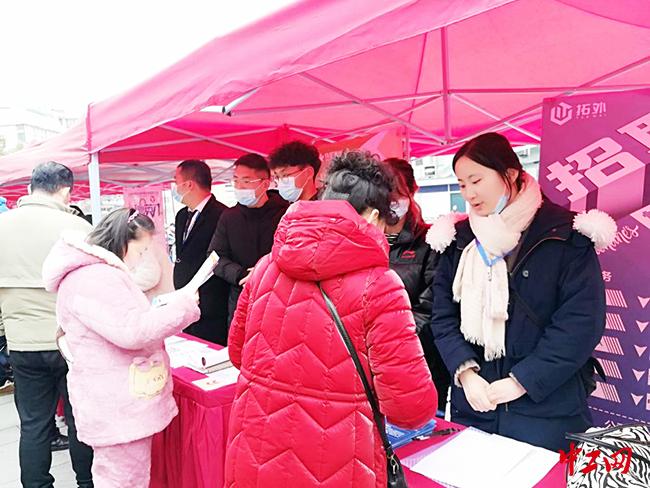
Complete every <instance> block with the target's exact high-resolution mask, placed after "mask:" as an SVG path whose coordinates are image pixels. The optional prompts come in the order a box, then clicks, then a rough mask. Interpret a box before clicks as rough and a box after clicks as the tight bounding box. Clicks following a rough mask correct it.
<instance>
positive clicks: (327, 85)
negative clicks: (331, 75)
mask: <svg viewBox="0 0 650 488" xmlns="http://www.w3.org/2000/svg"><path fill="white" fill-rule="evenodd" d="M300 76H302V77H303V78H307V79H308V80H311V81H313V82H314V83H316V84H318V85H321V86H323V87H325V88H328V89H329V90H331V91H333V92H334V93H338V94H339V95H341V96H344V97H347V98H349V99H350V100H354V101H356V102H357V103H359V105H363V106H364V107H366V108H368V109H370V110H373V111H375V112H377V113H380V114H382V115H383V116H384V117H387V118H389V119H392V120H394V121H395V122H398V123H400V124H402V125H404V126H406V127H410V128H411V129H413V130H414V131H416V132H419V133H420V134H423V135H425V136H427V137H430V138H431V139H433V140H434V141H438V142H440V143H441V144H444V141H443V140H442V139H441V138H440V137H438V136H437V135H435V134H434V133H432V132H431V131H428V130H426V129H424V128H422V127H420V126H418V125H415V124H413V123H411V122H408V121H406V120H403V119H400V118H399V117H397V116H395V115H394V114H392V113H390V112H388V111H387V110H384V109H383V108H379V107H377V106H376V105H373V104H371V103H367V102H364V100H363V99H361V98H359V97H357V96H355V95H352V94H351V93H349V92H346V91H345V90H342V89H340V88H338V87H336V86H334V85H332V84H331V83H328V82H326V81H324V80H321V79H320V78H317V77H315V76H313V75H310V74H309V73H301V74H300Z"/></svg>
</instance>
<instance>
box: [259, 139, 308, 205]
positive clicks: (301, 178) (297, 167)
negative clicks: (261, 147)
mask: <svg viewBox="0 0 650 488" xmlns="http://www.w3.org/2000/svg"><path fill="white" fill-rule="evenodd" d="M269 166H270V167H271V171H273V177H274V178H275V180H276V182H277V184H278V191H279V192H280V196H281V197H282V198H284V199H285V200H286V201H288V202H290V203H293V202H297V201H298V200H304V201H307V200H317V199H318V188H317V185H316V177H317V176H318V172H319V170H320V167H321V161H320V155H319V154H318V149H316V146H313V145H311V144H306V143H304V142H302V141H291V142H287V143H286V144H283V145H281V146H279V147H277V148H276V149H274V150H273V152H272V153H271V155H270V156H269Z"/></svg>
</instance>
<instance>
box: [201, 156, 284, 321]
mask: <svg viewBox="0 0 650 488" xmlns="http://www.w3.org/2000/svg"><path fill="white" fill-rule="evenodd" d="M232 183H233V187H234V189H235V197H236V198H237V205H235V206H234V207H232V208H228V209H226V210H225V211H224V212H223V214H222V216H221V219H219V223H218V225H217V229H216V231H215V233H214V236H213V237H212V242H211V243H210V248H209V251H216V253H217V254H218V255H219V264H218V265H217V268H216V269H215V271H214V274H215V275H216V276H218V277H219V278H222V279H223V280H225V281H226V282H228V283H229V284H230V297H229V300H228V323H229V324H230V320H231V319H232V315H233V313H234V312H235V309H236V308H237V300H238V299H239V294H240V293H241V290H242V288H243V286H244V284H245V283H246V281H247V280H248V277H249V276H250V272H251V270H252V268H253V267H254V266H255V264H256V263H257V261H258V260H259V259H260V258H261V257H262V256H264V255H266V254H268V253H269V252H271V247H272V245H273V235H274V234H275V229H276V228H277V226H278V223H279V222H280V219H281V218H282V216H283V215H284V213H285V212H286V210H287V208H288V207H289V203H288V202H286V201H285V200H284V199H283V198H282V197H280V195H279V194H278V193H277V192H276V191H269V185H270V183H271V172H270V170H269V166H268V163H267V161H266V159H264V157H262V156H260V155H259V154H246V155H245V156H242V157H241V158H239V159H238V160H237V161H235V174H234V177H233V181H232Z"/></svg>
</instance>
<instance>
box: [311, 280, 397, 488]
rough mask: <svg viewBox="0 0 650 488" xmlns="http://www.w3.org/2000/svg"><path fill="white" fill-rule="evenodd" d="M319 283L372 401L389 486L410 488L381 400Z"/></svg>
mask: <svg viewBox="0 0 650 488" xmlns="http://www.w3.org/2000/svg"><path fill="white" fill-rule="evenodd" d="M317 285H318V289H319V290H320V291H321V293H322V294H323V298H324V299H325V304H326V305H327V308H328V309H329V311H330V313H331V314H332V318H333V319H334V323H335V324H336V327H337V329H338V331H339V333H340V334H341V338H342V339H343V342H344V343H345V347H346V348H347V349H348V352H349V353H350V356H351V357H352V361H353V362H354V366H355V368H356V369H357V373H359V378H361V383H362V384H363V389H364V390H365V391H366V396H367V397H368V402H369V403H370V408H371V409H372V415H373V417H374V419H375V425H376V426H377V430H378V431H379V437H380V438H381V443H382V444H383V446H384V450H385V451H386V464H387V467H386V471H387V474H388V477H387V479H388V484H387V486H388V488H408V484H407V483H406V478H405V477H404V470H403V469H402V463H400V460H399V458H398V457H397V454H395V451H393V447H392V446H391V445H390V442H389V441H388V437H386V428H385V426H384V418H383V416H382V414H381V412H380V411H379V402H378V401H377V398H376V397H375V394H374V393H373V391H372V389H371V388H370V382H369V381H368V378H367V377H366V373H365V371H364V370H363V367H362V366H361V361H360V360H359V356H358V355H357V351H356V350H355V349H354V345H353V344H352V341H351V340H350V336H349V335H348V331H347V330H346V329H345V326H344V325H343V321H342V320H341V317H340V316H339V313H338V311H337V310H336V307H335V306H334V303H333V302H332V300H330V297H329V296H327V293H325V290H323V287H322V286H321V284H320V283H317Z"/></svg>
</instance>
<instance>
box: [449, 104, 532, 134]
mask: <svg viewBox="0 0 650 488" xmlns="http://www.w3.org/2000/svg"><path fill="white" fill-rule="evenodd" d="M452 97H454V98H455V99H456V100H458V101H459V102H460V103H462V104H464V105H467V106H468V107H470V108H473V109H474V110H476V111H477V112H479V113H482V114H483V115H487V116H488V117H490V118H491V119H494V120H501V117H499V116H498V115H495V114H493V113H492V112H490V111H489V110H486V109H484V108H483V107H481V106H480V105H477V104H475V103H473V102H470V101H469V100H467V99H465V98H463V97H461V96H460V95H452ZM504 125H505V126H506V127H510V128H511V129H514V130H516V131H517V132H520V133H522V134H523V135H525V136H528V137H530V138H531V139H535V140H536V141H537V142H541V140H542V138H541V137H539V136H538V135H537V134H533V133H532V132H530V131H528V130H526V129H524V128H522V127H519V126H517V125H515V124H513V123H511V122H504Z"/></svg>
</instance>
